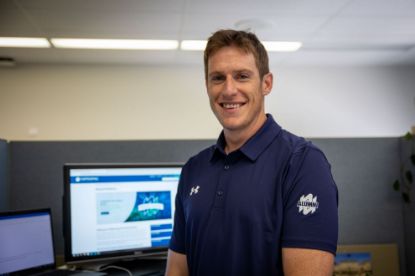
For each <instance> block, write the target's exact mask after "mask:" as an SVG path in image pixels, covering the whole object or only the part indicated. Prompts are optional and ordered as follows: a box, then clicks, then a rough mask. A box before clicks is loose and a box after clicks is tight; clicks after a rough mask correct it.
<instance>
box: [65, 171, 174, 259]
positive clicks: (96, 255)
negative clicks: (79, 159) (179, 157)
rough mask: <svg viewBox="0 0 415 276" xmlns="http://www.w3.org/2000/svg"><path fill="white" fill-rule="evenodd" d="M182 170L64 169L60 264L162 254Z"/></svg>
mask: <svg viewBox="0 0 415 276" xmlns="http://www.w3.org/2000/svg"><path fill="white" fill-rule="evenodd" d="M181 168H182V164H67V165H65V166H64V183H65V184H64V185H65V187H64V205H65V208H64V221H65V225H64V237H65V261H66V262H67V263H82V262H90V261H99V260H105V259H119V258H128V257H140V256H144V255H146V256H147V255H151V254H159V253H166V252H167V248H168V245H169V241H170V237H171V233H172V230H173V218H174V207H175V205H174V201H175V197H176V193H177V186H178V182H179V177H180V173H181Z"/></svg>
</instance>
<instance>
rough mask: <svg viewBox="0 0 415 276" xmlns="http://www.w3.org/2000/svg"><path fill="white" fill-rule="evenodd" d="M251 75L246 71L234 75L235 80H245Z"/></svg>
mask: <svg viewBox="0 0 415 276" xmlns="http://www.w3.org/2000/svg"><path fill="white" fill-rule="evenodd" d="M250 77H251V76H250V75H249V74H248V73H238V74H237V75H236V79H237V80H241V81H245V80H248V79H249V78H250Z"/></svg>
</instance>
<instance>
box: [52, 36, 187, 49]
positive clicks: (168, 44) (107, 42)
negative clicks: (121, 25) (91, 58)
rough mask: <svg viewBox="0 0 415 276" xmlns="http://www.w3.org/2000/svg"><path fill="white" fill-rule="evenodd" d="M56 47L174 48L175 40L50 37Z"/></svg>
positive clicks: (176, 43) (176, 44) (177, 43)
mask: <svg viewBox="0 0 415 276" xmlns="http://www.w3.org/2000/svg"><path fill="white" fill-rule="evenodd" d="M51 42H52V44H53V46H55V47H56V48H73V49H104V50H175V49H177V48H178V46H179V42H178V41H177V40H143V39H82V38H52V39H51Z"/></svg>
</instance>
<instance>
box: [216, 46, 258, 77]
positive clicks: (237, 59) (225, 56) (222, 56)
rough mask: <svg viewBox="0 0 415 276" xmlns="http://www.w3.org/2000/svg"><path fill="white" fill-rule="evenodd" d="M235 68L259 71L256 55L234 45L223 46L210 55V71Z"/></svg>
mask: <svg viewBox="0 0 415 276" xmlns="http://www.w3.org/2000/svg"><path fill="white" fill-rule="evenodd" d="M229 70H231V71H234V70H250V71H254V72H258V68H257V66H256V63H255V57H254V55H253V54H252V53H250V52H248V53H247V52H244V51H243V50H242V49H239V48H237V47H234V46H230V47H223V48H221V49H219V50H218V51H217V52H215V53H214V54H213V55H211V56H210V57H209V60H208V73H211V72H216V71H219V72H222V71H229Z"/></svg>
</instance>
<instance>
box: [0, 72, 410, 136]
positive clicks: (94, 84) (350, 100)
mask: <svg viewBox="0 0 415 276" xmlns="http://www.w3.org/2000/svg"><path fill="white" fill-rule="evenodd" d="M272 71H273V72H274V74H275V86H274V89H273V92H272V93H271V95H270V96H268V98H267V100H266V101H267V103H266V108H267V111H268V112H271V113H272V114H274V116H275V117H276V119H277V120H278V121H279V122H280V123H281V125H282V126H283V127H284V128H286V129H289V130H290V131H292V132H294V133H297V134H299V135H303V136H306V137H376V136H398V135H401V134H403V133H404V132H405V131H407V130H408V129H409V128H410V126H411V125H413V124H415V105H414V97H415V68H375V67H368V68H358V67H343V68H341V67H339V68H337V67H317V68H314V67H295V68H276V67H274V68H272ZM219 131H220V126H219V124H218V123H217V122H216V119H215V117H214V116H213V115H212V113H211V111H210V108H209V104H208V98H207V96H206V92H205V88H204V80H203V68H202V67H200V66H184V65H183V66H110V65H66V66H64V65H19V66H17V67H15V68H10V69H8V68H3V69H0V138H5V139H8V140H108V139H109V140H111V139H122V140H124V139H205V138H208V139H212V138H216V136H217V134H218V133H219Z"/></svg>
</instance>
